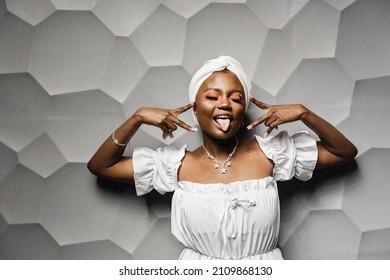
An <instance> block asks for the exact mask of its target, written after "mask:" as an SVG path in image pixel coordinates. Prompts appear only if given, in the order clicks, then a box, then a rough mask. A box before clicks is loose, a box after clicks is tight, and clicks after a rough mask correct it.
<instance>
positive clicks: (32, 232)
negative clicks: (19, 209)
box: [0, 224, 60, 260]
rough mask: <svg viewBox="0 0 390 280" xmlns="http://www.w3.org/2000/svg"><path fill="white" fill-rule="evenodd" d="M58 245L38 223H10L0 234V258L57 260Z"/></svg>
mask: <svg viewBox="0 0 390 280" xmlns="http://www.w3.org/2000/svg"><path fill="white" fill-rule="evenodd" d="M59 253H60V247H59V246H58V244H57V242H56V241H55V240H54V239H53V237H51V236H50V235H49V234H48V233H47V231H46V230H45V229H44V228H42V226H40V225H38V224H25V225H10V226H8V227H7V229H6V230H5V232H4V233H3V234H2V235H0V259H3V260H4V259H7V260H58V259H59Z"/></svg>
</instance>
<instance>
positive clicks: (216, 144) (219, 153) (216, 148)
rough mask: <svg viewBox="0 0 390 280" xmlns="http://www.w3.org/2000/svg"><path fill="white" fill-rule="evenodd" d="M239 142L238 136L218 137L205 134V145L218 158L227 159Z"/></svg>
mask: <svg viewBox="0 0 390 280" xmlns="http://www.w3.org/2000/svg"><path fill="white" fill-rule="evenodd" d="M237 143H238V138H237V136H234V137H232V138H228V139H216V138H211V137H209V136H207V135H203V146H204V147H205V148H206V149H207V151H208V152H209V153H211V154H212V155H213V156H214V157H215V158H216V159H226V157H227V156H228V155H229V154H230V153H231V152H232V150H233V149H234V147H235V146H236V145H237Z"/></svg>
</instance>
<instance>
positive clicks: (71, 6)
mask: <svg viewBox="0 0 390 280" xmlns="http://www.w3.org/2000/svg"><path fill="white" fill-rule="evenodd" d="M97 1H98V0H71V1H69V0H51V2H52V3H53V5H54V7H56V9H57V10H80V11H82V10H92V9H93V7H94V6H95V4H96V2H97Z"/></svg>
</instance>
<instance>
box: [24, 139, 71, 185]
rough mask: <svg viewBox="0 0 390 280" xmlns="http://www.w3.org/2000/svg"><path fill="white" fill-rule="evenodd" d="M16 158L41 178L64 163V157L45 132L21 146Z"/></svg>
mask: <svg viewBox="0 0 390 280" xmlns="http://www.w3.org/2000/svg"><path fill="white" fill-rule="evenodd" d="M18 159H19V162H20V163H21V164H23V165H24V166H26V167H28V168H30V169H31V170H33V171H34V172H35V173H37V174H39V175H41V176H42V177H43V178H46V177H48V176H49V175H51V174H52V173H53V172H55V171H56V170H58V169H59V168H61V167H62V166H63V165H65V164H66V159H65V157H64V156H63V155H62V154H61V152H60V150H59V149H58V147H57V146H56V145H55V144H54V142H53V140H51V138H50V137H49V136H48V135H47V134H46V133H44V134H42V135H41V136H39V137H38V138H37V139H35V140H34V141H33V142H32V143H31V144H29V145H28V146H27V147H25V148H23V149H22V150H21V151H20V152H19V153H18Z"/></svg>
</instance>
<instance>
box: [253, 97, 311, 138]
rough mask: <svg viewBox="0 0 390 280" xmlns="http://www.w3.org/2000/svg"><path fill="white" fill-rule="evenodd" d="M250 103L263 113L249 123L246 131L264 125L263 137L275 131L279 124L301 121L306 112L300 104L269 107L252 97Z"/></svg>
mask: <svg viewBox="0 0 390 280" xmlns="http://www.w3.org/2000/svg"><path fill="white" fill-rule="evenodd" d="M251 101H252V103H254V104H255V105H256V106H257V107H259V108H260V109H262V110H263V111H264V115H263V116H261V117H260V118H258V119H257V120H255V121H254V122H253V123H251V124H250V125H249V126H248V127H247V129H249V130H250V129H252V128H254V127H256V126H258V125H259V124H261V123H264V124H265V125H266V126H268V129H267V131H266V133H265V135H264V137H266V136H267V135H268V134H270V133H271V131H272V130H273V129H274V128H276V129H277V128H278V126H279V125H280V124H284V123H288V122H294V121H298V120H301V118H302V116H303V115H304V114H305V112H306V108H305V107H304V106H302V105H301V104H290V105H269V104H266V103H263V102H261V101H259V100H256V99H255V98H254V97H253V96H252V97H251Z"/></svg>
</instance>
